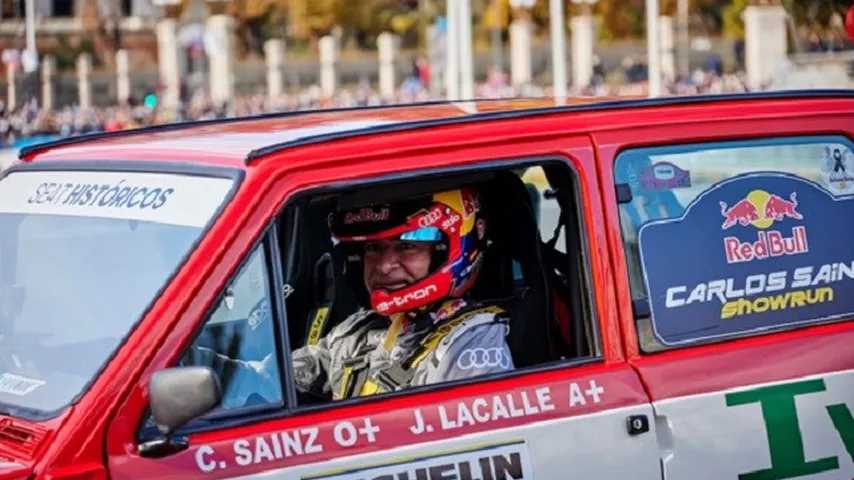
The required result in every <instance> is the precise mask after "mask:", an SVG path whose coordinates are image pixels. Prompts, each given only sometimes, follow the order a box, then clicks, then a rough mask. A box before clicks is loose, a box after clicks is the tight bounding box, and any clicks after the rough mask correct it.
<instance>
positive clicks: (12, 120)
mask: <svg viewBox="0 0 854 480" xmlns="http://www.w3.org/2000/svg"><path fill="white" fill-rule="evenodd" d="M434 87H435V85H434ZM664 89H665V94H672V95H695V94H705V93H725V92H738V91H744V90H745V86H744V78H743V74H730V73H723V72H721V71H720V69H718V68H716V66H715V65H710V66H706V67H705V68H702V69H697V70H696V71H694V73H693V74H692V75H690V76H689V77H688V78H680V79H677V80H675V81H671V82H666V84H665V85H664ZM569 93H570V95H583V96H643V95H646V93H647V83H646V69H645V66H643V65H640V66H639V65H637V64H634V63H633V62H624V64H623V65H622V68H621V69H620V71H619V72H618V77H617V78H614V76H613V75H610V76H609V77H608V79H607V80H606V78H605V75H604V72H603V71H602V69H601V68H599V67H597V68H596V69H595V70H594V75H593V78H592V80H591V83H590V86H588V87H587V88H584V89H581V90H571V91H570V92H569ZM440 94H441V92H437V91H436V89H435V88H432V89H431V85H430V80H429V72H425V71H424V69H423V68H420V67H419V66H417V65H416V66H413V70H412V73H411V74H410V75H408V76H407V77H406V78H405V79H404V80H403V81H402V82H401V84H400V86H399V88H398V89H397V90H396V92H395V95H394V97H393V98H384V97H383V96H382V95H380V92H378V91H377V90H376V89H375V88H374V87H373V86H372V85H371V84H370V83H369V82H368V81H363V82H360V83H359V84H357V85H354V86H350V87H349V88H348V87H343V88H341V89H339V91H338V92H337V93H336V95H335V96H334V97H333V98H324V97H323V95H322V94H321V90H320V88H319V87H318V86H316V85H313V86H309V87H306V88H304V89H302V90H300V91H297V92H289V93H285V94H282V95H280V96H278V97H276V98H270V97H268V96H267V95H265V94H261V93H259V94H253V95H244V96H238V97H236V98H235V99H234V101H233V102H230V103H229V104H227V105H215V104H213V103H212V102H211V101H210V99H209V98H208V96H207V94H206V92H205V91H204V90H202V89H199V90H198V91H196V92H194V93H192V94H191V95H190V96H189V98H188V99H187V100H186V101H185V102H184V103H183V104H182V107H181V108H180V110H179V111H167V110H165V109H162V108H159V107H157V105H156V102H155V103H154V104H153V105H152V103H151V102H140V103H138V104H133V105H124V106H109V107H99V108H90V109H81V108H79V107H77V106H66V107H63V108H59V109H55V110H53V111H45V110H43V109H41V108H39V105H38V103H37V101H36V100H35V99H31V100H29V101H27V102H25V103H23V105H21V106H20V107H19V108H17V109H15V110H14V111H8V110H7V109H6V108H5V106H3V105H2V103H0V143H2V147H6V148H8V147H11V146H16V145H18V144H19V143H20V142H21V141H22V140H24V141H25V140H26V139H28V138H33V137H40V136H61V137H65V136H71V135H80V134H86V133H93V132H104V131H106V132H109V131H116V130H123V129H128V128H138V127H145V126H150V125H155V124H162V123H171V122H178V121H190V120H206V119H214V118H223V117H234V116H249V115H257V114H262V113H269V112H284V111H296V110H311V109H318V108H330V107H358V106H373V105H383V104H393V103H412V102H421V101H429V100H438V99H441V98H442V97H441V96H440ZM475 96H476V97H477V98H510V97H518V96H524V97H542V96H552V89H551V87H550V86H549V87H541V86H536V85H531V86H526V87H521V88H520V87H515V86H513V85H511V84H510V81H509V75H508V74H507V73H504V72H502V71H499V70H493V71H491V72H490V73H489V74H488V75H487V78H486V79H485V81H483V82H482V83H478V84H477V85H476V87H475Z"/></svg>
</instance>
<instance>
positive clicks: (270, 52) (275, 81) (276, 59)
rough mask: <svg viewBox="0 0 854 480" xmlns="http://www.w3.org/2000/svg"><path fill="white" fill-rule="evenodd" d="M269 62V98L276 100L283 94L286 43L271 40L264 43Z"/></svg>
mask: <svg viewBox="0 0 854 480" xmlns="http://www.w3.org/2000/svg"><path fill="white" fill-rule="evenodd" d="M264 58H265V59H266V61H267V96H268V97H269V98H270V99H275V98H277V97H279V95H281V94H282V65H283V64H284V62H285V42H283V41H282V40H276V39H270V40H267V41H266V42H264Z"/></svg>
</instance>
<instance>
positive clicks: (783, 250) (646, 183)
mask: <svg viewBox="0 0 854 480" xmlns="http://www.w3.org/2000/svg"><path fill="white" fill-rule="evenodd" d="M852 146H854V145H852V142H851V141H850V140H849V139H847V138H846V137H842V136H810V137H788V138H770V139H761V140H750V141H738V142H718V143H704V144H691V145H679V146H666V147H651V148H638V149H632V150H626V151H624V152H622V153H621V154H620V155H619V156H618V157H617V159H616V165H615V181H616V183H617V188H618V191H619V192H620V195H619V201H620V206H619V207H620V222H621V227H622V234H623V242H624V245H625V252H626V260H627V264H628V270H629V277H630V278H629V280H630V285H631V292H632V299H633V302H634V307H635V308H634V311H635V317H636V319H637V322H638V331H639V335H640V340H641V347H642V348H643V349H644V350H645V351H653V350H658V349H662V348H667V347H672V346H678V345H684V344H692V343H697V342H706V341H715V340H719V339H723V338H729V337H733V336H742V335H749V334H756V333H761V332H764V331H769V330H777V329H781V328H790V327H794V326H798V325H805V324H813V323H818V322H826V321H833V320H835V319H840V318H850V316H851V315H854V254H852V253H851V248H850V239H851V238H854V216H852V215H851V212H852V209H854V153H852Z"/></svg>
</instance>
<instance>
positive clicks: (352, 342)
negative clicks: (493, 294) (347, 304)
mask: <svg viewBox="0 0 854 480" xmlns="http://www.w3.org/2000/svg"><path fill="white" fill-rule="evenodd" d="M398 315H400V316H398V317H396V318H395V317H393V318H389V317H385V316H382V315H379V314H377V313H375V312H373V311H370V310H359V311H357V312H356V313H354V314H352V315H350V316H349V317H348V318H347V319H346V320H344V321H343V322H341V323H340V324H338V325H337V326H335V327H334V328H333V329H332V330H331V331H330V332H329V333H328V334H327V335H326V336H324V337H323V338H321V339H320V340H319V341H318V342H317V343H315V344H313V345H306V346H304V347H302V348H299V349H297V350H294V353H293V365H294V377H295V380H296V386H297V389H298V390H300V391H302V392H309V393H313V394H317V395H324V396H328V395H330V394H331V396H332V398H333V399H335V400H338V399H344V398H350V397H356V396H362V395H371V394H374V393H381V392H388V391H395V390H400V389H403V388H407V387H413V386H419V385H426V384H430V383H436V382H444V381H450V380H459V379H463V378H470V377H474V376H478V375H484V374H489V373H496V372H503V371H507V370H512V369H513V360H512V358H511V355H510V349H509V347H508V346H507V342H506V341H505V336H506V335H507V332H508V323H507V322H508V319H507V317H506V315H505V313H504V310H503V309H502V308H500V307H499V306H497V305H487V304H468V303H467V302H466V301H465V300H463V299H452V300H447V301H445V302H444V303H441V304H439V305H438V306H437V307H433V308H431V309H428V310H420V311H416V312H407V313H403V314H398Z"/></svg>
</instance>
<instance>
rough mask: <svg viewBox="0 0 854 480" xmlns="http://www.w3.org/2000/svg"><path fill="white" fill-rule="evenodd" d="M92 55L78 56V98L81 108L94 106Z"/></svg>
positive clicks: (82, 54)
mask: <svg viewBox="0 0 854 480" xmlns="http://www.w3.org/2000/svg"><path fill="white" fill-rule="evenodd" d="M91 77H92V56H91V55H89V54H88V53H81V54H80V55H78V56H77V100H78V102H79V105H80V108H81V109H87V108H92V79H91Z"/></svg>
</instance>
